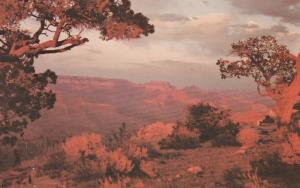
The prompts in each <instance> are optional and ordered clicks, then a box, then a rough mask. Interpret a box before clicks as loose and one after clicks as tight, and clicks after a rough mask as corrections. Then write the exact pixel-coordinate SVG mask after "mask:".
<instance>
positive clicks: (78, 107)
mask: <svg viewBox="0 0 300 188" xmlns="http://www.w3.org/2000/svg"><path fill="white" fill-rule="evenodd" d="M54 90H55V92H56V93H57V103H56V105H55V108H54V109H52V110H50V111H45V112H44V113H43V117H42V118H41V119H40V120H38V121H36V122H34V123H33V125H32V126H29V129H28V130H27V135H30V136H34V135H39V133H40V132H41V131H42V132H44V133H46V134H49V135H51V134H78V133H82V132H90V131H93V132H94V131H96V132H97V131H101V132H104V133H105V132H107V131H110V130H114V129H116V128H117V127H118V126H120V125H121V123H122V122H126V123H127V124H128V126H129V127H130V128H138V127H142V126H144V125H147V124H151V123H155V122H158V121H162V122H176V121H178V120H183V119H184V115H185V113H186V107H187V105H189V104H194V103H197V102H208V103H211V104H213V105H215V106H219V107H223V108H227V109H231V110H232V116H233V118H234V119H235V120H237V121H243V122H256V121H258V120H259V119H260V118H262V117H263V116H264V115H265V114H266V113H268V111H269V109H270V106H271V104H272V103H271V102H270V101H269V100H267V99H265V98H260V97H259V96H257V95H256V93H255V92H253V93H249V92H248V93H246V92H243V91H208V90H203V89H201V88H198V87H196V86H192V87H186V88H183V89H178V88H176V87H175V86H173V85H171V84H169V83H167V82H149V83H145V84H136V83H132V82H129V81H126V80H118V79H102V78H85V77H67V76H61V77H60V78H59V80H58V84H57V85H56V86H55V87H54Z"/></svg>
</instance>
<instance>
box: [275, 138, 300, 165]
mask: <svg viewBox="0 0 300 188" xmlns="http://www.w3.org/2000/svg"><path fill="white" fill-rule="evenodd" d="M280 155H281V159H282V161H284V162H285V163H288V164H300V137H299V136H298V134H297V133H293V134H290V135H289V136H288V139H287V142H285V143H283V144H282V150H280Z"/></svg>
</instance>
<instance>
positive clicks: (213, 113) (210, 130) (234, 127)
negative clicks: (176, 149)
mask: <svg viewBox="0 0 300 188" xmlns="http://www.w3.org/2000/svg"><path fill="white" fill-rule="evenodd" d="M229 117H230V116H229V113H228V112H227V111H223V110H221V109H218V108H216V107H213V106H211V105H209V104H202V103H200V104H196V105H192V106H191V107H190V108H189V114H188V117H187V121H186V126H187V127H188V128H189V129H190V130H194V131H195V130H196V131H198V132H200V133H201V134H199V139H200V141H201V142H205V141H212V143H213V145H214V146H237V145H238V142H237V141H236V135H237V134H238V132H239V124H238V123H235V122H233V121H232V120H230V118H229Z"/></svg>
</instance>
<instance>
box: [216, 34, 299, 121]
mask: <svg viewBox="0 0 300 188" xmlns="http://www.w3.org/2000/svg"><path fill="white" fill-rule="evenodd" d="M232 52H233V54H234V55H235V56H236V57H238V59H237V60H234V61H228V60H223V59H220V60H218V62H217V65H219V67H220V72H221V77H222V78H223V79H226V78H233V77H237V78H241V77H252V78H253V79H254V81H255V82H256V84H257V91H258V93H259V94H260V95H262V96H267V97H270V98H271V99H273V100H274V101H275V103H276V104H275V107H274V109H273V111H274V112H275V113H276V115H277V117H278V118H279V120H280V121H281V122H282V123H289V122H290V120H291V115H292V114H293V106H294V105H295V103H296V102H297V101H298V99H299V98H298V97H299V93H300V56H299V55H298V56H295V55H293V54H292V53H291V52H290V51H289V50H288V49H287V47H286V46H284V45H281V44H278V42H277V40H276V39H275V38H274V37H272V36H262V37H255V38H249V39H248V40H245V41H239V42H236V43H233V44H232Z"/></svg>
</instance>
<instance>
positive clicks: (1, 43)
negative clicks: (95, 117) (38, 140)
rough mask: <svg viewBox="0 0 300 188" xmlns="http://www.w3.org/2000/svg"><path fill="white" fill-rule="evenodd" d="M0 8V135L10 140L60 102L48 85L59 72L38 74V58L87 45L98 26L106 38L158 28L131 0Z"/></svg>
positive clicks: (18, 1)
mask: <svg viewBox="0 0 300 188" xmlns="http://www.w3.org/2000/svg"><path fill="white" fill-rule="evenodd" d="M0 12H1V13H0V140H2V141H4V142H6V143H13V142H14V141H15V140H16V135H17V134H23V129H24V128H25V127H26V125H27V124H28V123H29V122H30V121H34V120H36V119H37V118H39V117H40V111H41V110H42V109H45V108H46V109H49V108H52V107H53V104H54V102H55V95H54V93H53V92H52V91H51V90H49V89H47V85H48V84H51V83H55V80H56V76H55V74H54V73H53V72H51V71H46V72H45V73H40V74H36V73H35V71H34V67H33V62H34V59H35V58H37V57H39V56H40V55H45V54H53V53H62V52H65V51H68V50H71V49H73V48H75V47H77V46H80V45H83V44H85V43H86V42H88V39H87V38H83V37H82V35H81V34H82V32H83V31H85V30H96V31H98V32H99V35H100V38H101V39H102V40H112V39H130V38H139V37H141V36H142V35H144V36H147V35H148V34H151V33H153V32H154V26H153V25H151V24H149V19H148V18H147V17H145V16H144V15H143V14H141V13H135V12H134V11H133V10H132V9H131V3H130V0H1V1H0ZM24 21H26V23H27V24H26V26H27V27H24V25H25V24H24ZM28 26H30V27H28ZM26 28H27V29H26ZM34 28H35V29H34Z"/></svg>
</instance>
